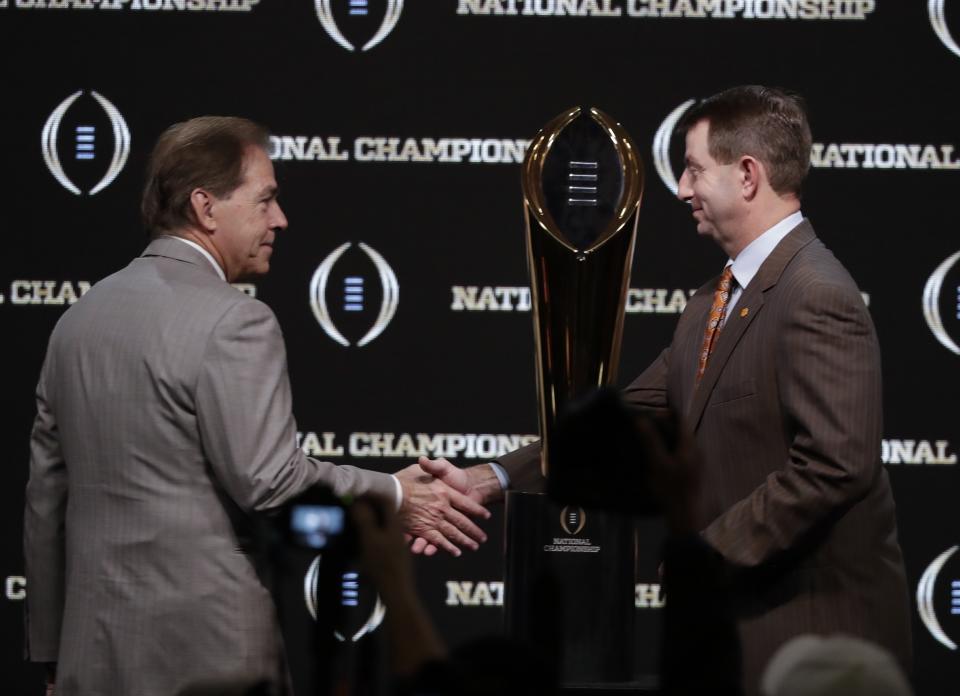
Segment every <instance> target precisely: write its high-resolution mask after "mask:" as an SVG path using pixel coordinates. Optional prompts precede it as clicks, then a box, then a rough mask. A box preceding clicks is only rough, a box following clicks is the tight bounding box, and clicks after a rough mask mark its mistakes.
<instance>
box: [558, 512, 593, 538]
mask: <svg viewBox="0 0 960 696" xmlns="http://www.w3.org/2000/svg"><path fill="white" fill-rule="evenodd" d="M586 523H587V513H585V512H584V511H583V508H582V507H575V506H572V505H568V506H567V507H565V508H563V510H561V511H560V527H561V528H563V531H565V532H566V533H567V534H569V535H570V536H577V534H579V533H580V532H581V531H583V525H585V524H586Z"/></svg>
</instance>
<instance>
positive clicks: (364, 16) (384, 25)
mask: <svg viewBox="0 0 960 696" xmlns="http://www.w3.org/2000/svg"><path fill="white" fill-rule="evenodd" d="M313 4H314V7H315V8H316V10H317V19H319V20H320V26H322V27H323V29H324V31H326V32H327V34H328V35H329V36H330V38H331V39H333V40H334V41H336V42H337V43H338V44H339V45H340V46H342V47H343V48H345V49H347V50H348V51H356V50H357V46H361V49H360V50H361V51H369V50H370V49H371V48H373V47H374V46H376V45H378V44H379V43H380V42H381V41H383V40H384V39H385V38H387V36H389V35H390V32H391V31H393V28H394V27H395V26H397V22H398V21H399V20H400V13H401V12H403V0H314V3H313ZM348 36H349V37H351V38H347V37H348ZM351 39H352V40H351Z"/></svg>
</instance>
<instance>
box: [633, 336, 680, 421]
mask: <svg viewBox="0 0 960 696" xmlns="http://www.w3.org/2000/svg"><path fill="white" fill-rule="evenodd" d="M669 365H670V349H669V348H664V349H663V351H661V353H660V355H658V356H657V359H656V360H654V361H653V362H652V363H650V366H649V367H648V368H647V369H646V370H644V371H643V372H641V373H640V376H639V377H637V378H636V379H635V380H633V381H632V382H631V383H630V385H629V386H628V387H627V388H626V389H624V390H623V399H624V401H626V403H627V405H628V406H630V408H633V409H635V410H638V411H651V410H653V411H660V410H666V408H667V370H668V368H669Z"/></svg>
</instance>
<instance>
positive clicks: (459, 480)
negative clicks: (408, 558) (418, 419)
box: [410, 457, 503, 556]
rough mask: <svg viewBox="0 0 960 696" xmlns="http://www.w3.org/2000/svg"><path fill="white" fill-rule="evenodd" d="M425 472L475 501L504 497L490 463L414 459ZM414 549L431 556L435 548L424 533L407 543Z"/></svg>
mask: <svg viewBox="0 0 960 696" xmlns="http://www.w3.org/2000/svg"><path fill="white" fill-rule="evenodd" d="M417 463H418V464H419V465H420V468H421V469H422V470H423V472H424V473H426V474H429V475H431V476H433V477H434V478H436V479H437V480H439V481H443V482H444V483H445V484H447V485H448V486H450V487H451V488H453V489H454V490H457V491H459V492H460V493H463V494H464V495H466V496H467V497H468V498H470V499H471V500H474V501H476V502H477V503H482V504H486V503H490V502H493V501H496V500H500V499H501V498H503V490H502V489H501V488H500V481H499V480H498V479H497V475H496V474H494V473H493V469H491V468H490V465H489V464H479V465H477V466H471V467H469V468H467V469H461V468H459V467H457V466H454V465H453V464H452V463H451V462H450V461H449V460H447V459H444V458H443V457H439V458H437V459H427V458H426V457H420V459H418V460H417ZM410 550H411V551H413V553H422V554H423V555H424V556H432V555H433V554H435V553H436V552H437V547H436V545H435V544H432V543H430V540H429V539H427V538H424V537H423V536H418V537H417V538H415V539H414V540H413V544H411V545H410Z"/></svg>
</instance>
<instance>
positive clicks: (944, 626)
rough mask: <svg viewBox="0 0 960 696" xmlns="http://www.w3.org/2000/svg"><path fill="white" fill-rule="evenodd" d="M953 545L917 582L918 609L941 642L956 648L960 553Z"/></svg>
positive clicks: (959, 618)
mask: <svg viewBox="0 0 960 696" xmlns="http://www.w3.org/2000/svg"><path fill="white" fill-rule="evenodd" d="M958 548H960V547H958V546H952V547H951V548H949V549H947V550H946V551H944V552H943V553H941V554H940V555H939V556H937V557H936V558H935V559H934V560H933V562H932V563H931V564H930V565H929V566H927V569H926V570H925V571H924V572H923V575H922V576H921V577H920V582H919V583H917V611H918V612H919V614H920V620H921V621H922V622H923V625H924V627H926V629H927V630H928V631H929V632H930V635H931V636H933V638H934V640H936V641H937V642H938V643H940V644H941V645H943V646H945V647H947V648H949V649H950V650H956V649H957V644H956V642H954V639H955V638H957V637H958V636H960V556H958V555H957V549H958Z"/></svg>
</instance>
